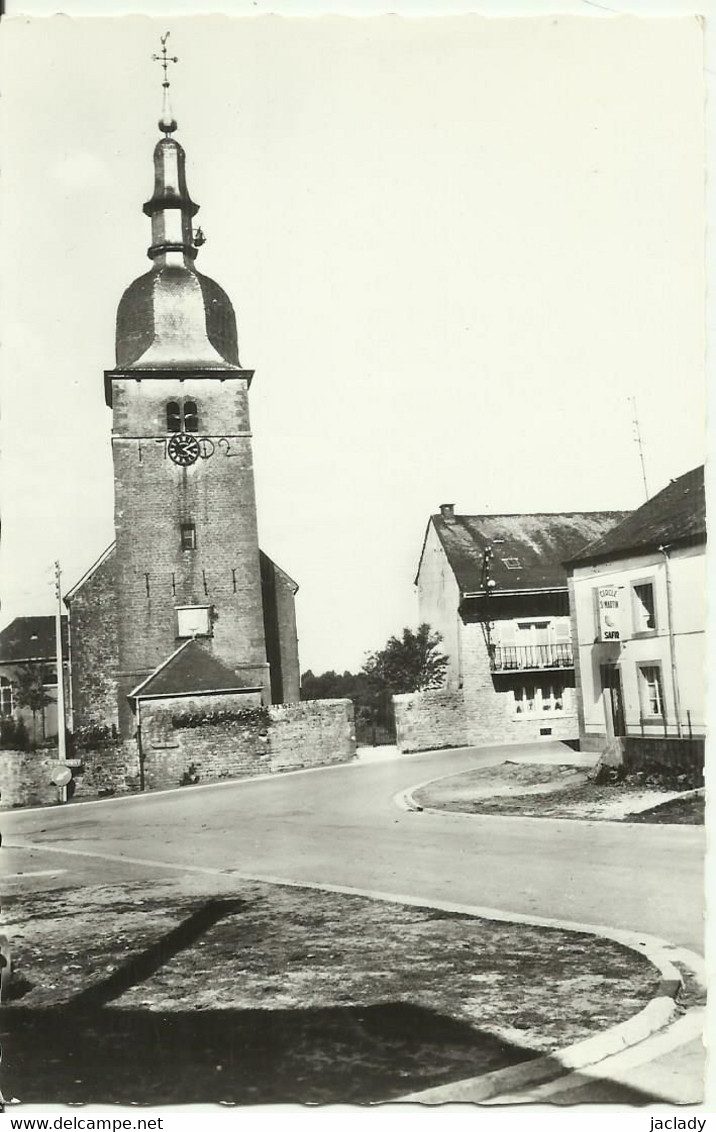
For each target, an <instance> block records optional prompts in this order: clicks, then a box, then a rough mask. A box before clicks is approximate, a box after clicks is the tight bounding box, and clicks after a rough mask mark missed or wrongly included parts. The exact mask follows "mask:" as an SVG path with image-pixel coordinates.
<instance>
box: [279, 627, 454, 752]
mask: <svg viewBox="0 0 716 1132" xmlns="http://www.w3.org/2000/svg"><path fill="white" fill-rule="evenodd" d="M441 640H442V638H441V636H440V634H439V633H434V632H432V631H431V629H430V626H429V625H420V626H419V628H418V629H417V630H416V631H415V632H413V631H412V630H411V629H404V630H403V635H402V637H400V638H399V637H391V638H390V640H389V641H388V642H387V644H386V646H385V648H384V649H381V650H380V651H379V652H375V653H372V654H371V655H370V656H369V657H368V658H367V660H366V662H365V664H364V665H363V668H362V670H361V671H360V672H355V673H354V672H348V671H346V672H343V673H341V672H335V671H333V669H331V670H330V671H329V672H323V673H320V674H319V675H316V674H315V673H313V672H311V670H310V669H308V671H306V672H304V673H303V676H302V677H301V699H302V700H336V699H348V700H352V701H353V704H354V706H355V720H356V738H357V740H358V743H359V745H360V744H361V743H373V744H374V745H375V744H376V743H391V742H393V741H394V740H395V720H394V717H393V704H392V696H393V695H394V694H395V693H397V692H417V691H423V690H425V689H426V688H438V687H440V686H441V684H442V683H443V680H444V676H445V668H446V665H447V657H445V656H443V655H442V654H441V653H440V652H439V649H438V646H439V644H440V641H441Z"/></svg>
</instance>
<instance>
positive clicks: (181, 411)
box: [167, 401, 199, 432]
mask: <svg viewBox="0 0 716 1132" xmlns="http://www.w3.org/2000/svg"><path fill="white" fill-rule="evenodd" d="M198 431H199V408H198V406H197V403H196V401H183V402H179V401H168V402H167V432H198Z"/></svg>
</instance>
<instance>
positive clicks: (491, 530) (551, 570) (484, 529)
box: [421, 511, 629, 594]
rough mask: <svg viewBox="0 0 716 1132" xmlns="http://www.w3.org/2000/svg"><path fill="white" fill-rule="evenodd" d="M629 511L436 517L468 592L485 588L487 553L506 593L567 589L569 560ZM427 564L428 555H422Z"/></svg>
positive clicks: (499, 586)
mask: <svg viewBox="0 0 716 1132" xmlns="http://www.w3.org/2000/svg"><path fill="white" fill-rule="evenodd" d="M627 514H629V512H626V511H571V512H566V513H560V514H553V513H540V514H534V515H455V516H454V518H452V519H449V518H444V517H443V516H442V515H441V514H438V515H432V516H431V519H430V521H431V523H432V524H433V525H434V527H435V530H436V532H437V535H438V538H439V539H440V542H441V544H442V546H443V549H444V550H445V554H446V555H447V559H448V562H449V563H450V566H451V568H452V571H453V573H454V575H455V578H456V580H457V583H458V586H459V587H460V592H461V593H463V594H468V593H478V592H480V591H482V590H483V589H484V577H483V562H484V555H485V550H486V548H487V547H488V546H492V550H493V558H492V563H491V567H490V578H491V579H492V580H494V582H495V589H496V591H498V592H499V591H500V590H503V591H504V590H513V591H514V590H517V591H519V590H540V589H562V588H564V589H566V587H567V573H566V570H565V568H564V565H563V562H564V560H565V559H566V558H569V557H570V556H572V555H574V554H576V553H577V552H578V551H579V550H581V548H582V547H583V546H586V545H587V543H589V542H592V541H593V540H594V539H595V538H597V537H599V536H601V535H603V534H605V532H606V531H608V530H609V529H610V528H611V527H613V526H615V524H616V523H618V522H620V521H621V520H622V519H624V517H625V515H627ZM421 561H422V556H421Z"/></svg>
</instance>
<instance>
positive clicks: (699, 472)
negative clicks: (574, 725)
mask: <svg viewBox="0 0 716 1132" xmlns="http://www.w3.org/2000/svg"><path fill="white" fill-rule="evenodd" d="M569 567H570V582H569V588H570V604H571V610H572V622H573V633H572V635H573V642H574V657H575V676H576V685H577V691H578V704H577V707H578V713H579V724H580V744H581V746H582V748H583V749H603V748H604V746H605V745H606V743H607V742H608V741H610V740H612V739H614V738H619V737H630V736H640V737H643V738H650V739H656V738H670V739H672V738H680V739H693V738H702V737H703V736H704V734H705V713H706V690H705V665H706V654H705V647H706V645H705V623H706V517H705V503H704V488H703V468H699V469H696V470H695V471H694V472H689V473H687V474H686V475H684V476H681V477H680V478H679V479H676V480H673V481H672V482H671V483H670V484H669V485H668V487H667V488H665V489H664V491H662V492H660V493H659V494H658V495H656V496H654V498H653V499H651V500H649V501H648V502H647V503H646V504H645V505H644V506H643V507H641V508H639V509H638V510H637V511H635V512H634V513H633V515H632V516H630V517H629V518H627V519H626V520H624V521H623V522H622V523H620V524H619V525H618V526H617V527H616V528H615V529H614V530H613V531H611V532H609V533H608V534H607V535H606V537H605V538H603V539H601V540H599V541H597V542H595V543H593V544H592V545H590V546H589V547H587V548H586V549H585V550H584V551H583V552H581V553H580V554H579V555H578V556H577V557H576V558H574V559H573V560H572V561H571V562H570V563H569Z"/></svg>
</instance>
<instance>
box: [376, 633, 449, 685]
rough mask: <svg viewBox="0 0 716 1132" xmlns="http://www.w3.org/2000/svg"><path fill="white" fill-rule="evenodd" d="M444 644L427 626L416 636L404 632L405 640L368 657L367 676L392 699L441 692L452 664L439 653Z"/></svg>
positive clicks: (399, 639)
mask: <svg viewBox="0 0 716 1132" xmlns="http://www.w3.org/2000/svg"><path fill="white" fill-rule="evenodd" d="M441 641H442V637H441V635H440V633H437V632H434V631H433V630H432V629H431V628H430V626H429V625H428V624H427V623H425V622H423V624H422V625H419V626H418V628H417V629H416V630H415V632H413V630H412V629H403V635H402V637H391V638H390V640H389V641H388V643H387V644H386V646H385V648H383V649H381V650H380V651H379V652H374V653H372V654H371V655H370V656H369V657H368V659H367V661H366V663H365V664H364V665H363V672H364V673H365V675H366V676H367V677H368V680H369V681H370V682H371V684H372V685H373V686H375V687H376V688H380V689H382V690H383V691H385V692H390V693H391V694H392V695H396V694H398V693H400V692H425V691H427V690H428V689H429V688H440V687H442V685H443V683H444V681H445V669H446V667H447V663H448V658H447V657H446V656H445V655H444V654H443V653H441V652H440V650H439V645H440V642H441Z"/></svg>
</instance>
